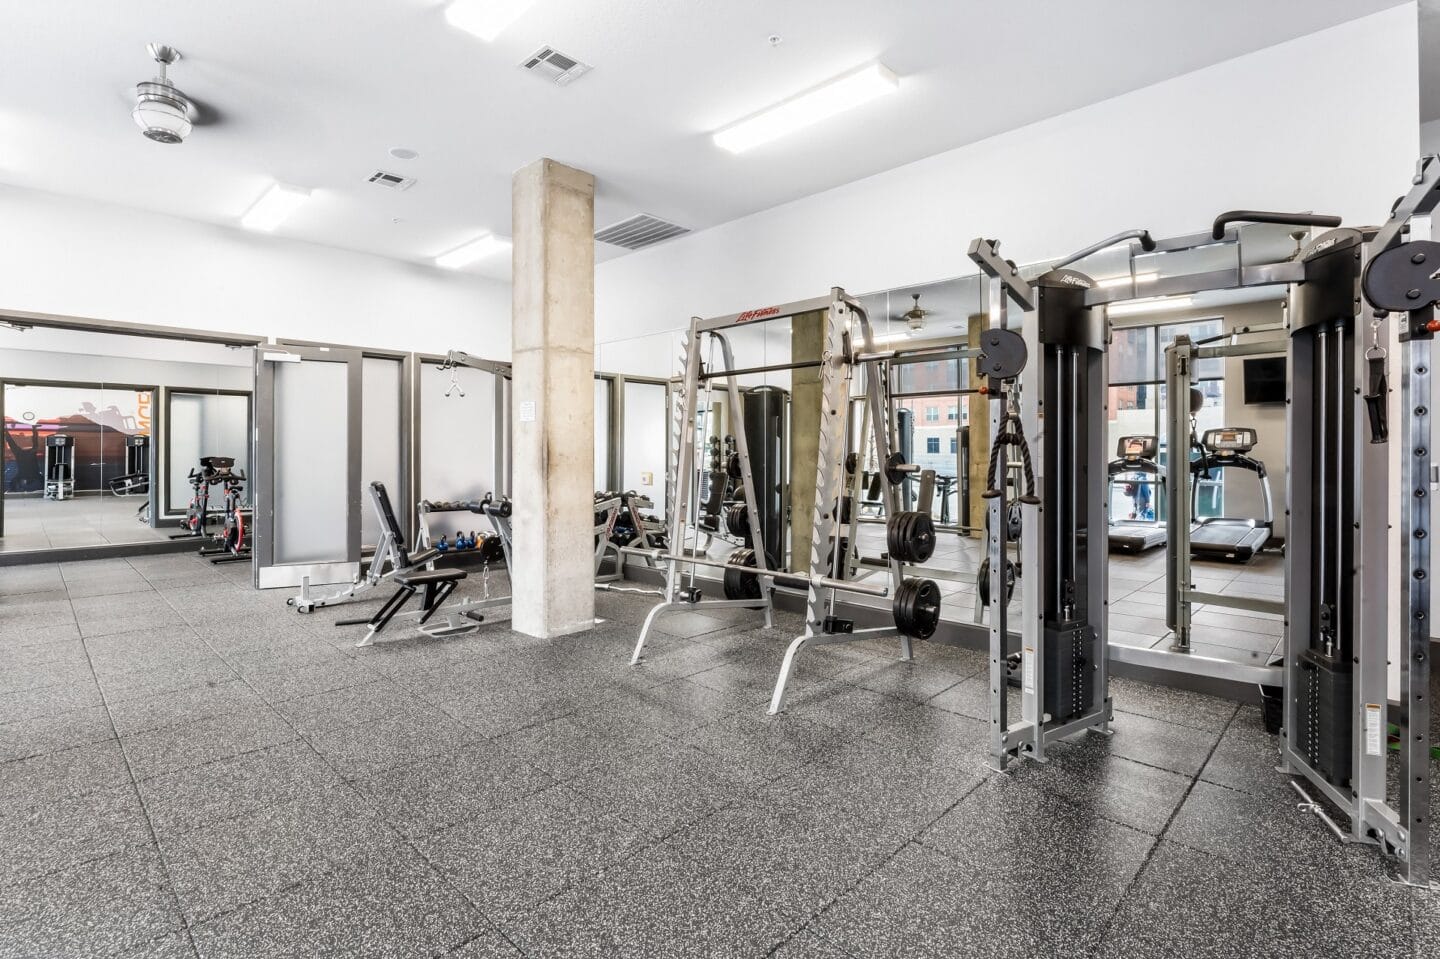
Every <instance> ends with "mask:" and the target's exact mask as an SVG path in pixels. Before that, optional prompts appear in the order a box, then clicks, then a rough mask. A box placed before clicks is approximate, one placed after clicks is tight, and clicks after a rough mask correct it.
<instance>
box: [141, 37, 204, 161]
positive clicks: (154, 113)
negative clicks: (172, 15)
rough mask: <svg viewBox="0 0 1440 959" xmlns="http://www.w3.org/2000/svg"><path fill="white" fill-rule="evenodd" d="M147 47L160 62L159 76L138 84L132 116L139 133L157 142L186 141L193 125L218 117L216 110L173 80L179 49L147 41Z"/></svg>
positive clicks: (151, 54) (153, 57) (147, 50)
mask: <svg viewBox="0 0 1440 959" xmlns="http://www.w3.org/2000/svg"><path fill="white" fill-rule="evenodd" d="M145 50H146V52H148V53H149V54H150V57H151V59H153V60H154V61H155V62H156V63H158V64H160V75H159V76H158V77H155V78H153V79H151V80H145V81H143V82H141V83H137V84H135V108H134V110H133V111H131V113H130V116H131V117H133V118H134V120H135V123H136V125H137V126H139V127H140V132H142V133H143V134H145V136H146V137H148V138H149V139H151V140H154V141H155V142H156V143H183V142H185V138H186V137H187V136H189V135H190V129H191V127H195V126H206V125H208V124H212V123H215V122H217V121H218V120H219V116H218V115H217V114H216V112H215V111H214V110H212V109H211V108H210V107H208V106H206V105H205V104H203V103H201V102H200V101H198V100H196V99H195V98H194V97H191V96H188V95H187V94H185V93H184V92H182V91H181V90H180V88H179V87H177V86H175V84H174V83H173V82H171V80H170V77H169V74H168V70H169V68H170V66H171V65H172V64H174V63H175V61H177V60H179V59H180V51H179V50H176V49H175V48H174V47H171V46H166V45H165V44H163V43H151V44H148V45H146V47H145Z"/></svg>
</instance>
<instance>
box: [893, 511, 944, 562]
mask: <svg viewBox="0 0 1440 959" xmlns="http://www.w3.org/2000/svg"><path fill="white" fill-rule="evenodd" d="M885 545H886V546H887V547H888V548H889V550H890V555H891V556H892V557H894V558H895V559H898V560H899V561H900V562H902V563H923V562H925V561H926V560H927V559H929V558H930V557H931V555H933V554H934V552H935V523H934V521H933V520H931V519H930V514H929V513H922V512H918V511H913V510H912V511H909V512H901V513H896V514H894V515H893V516H891V517H890V519H889V520H887V521H886V523H885Z"/></svg>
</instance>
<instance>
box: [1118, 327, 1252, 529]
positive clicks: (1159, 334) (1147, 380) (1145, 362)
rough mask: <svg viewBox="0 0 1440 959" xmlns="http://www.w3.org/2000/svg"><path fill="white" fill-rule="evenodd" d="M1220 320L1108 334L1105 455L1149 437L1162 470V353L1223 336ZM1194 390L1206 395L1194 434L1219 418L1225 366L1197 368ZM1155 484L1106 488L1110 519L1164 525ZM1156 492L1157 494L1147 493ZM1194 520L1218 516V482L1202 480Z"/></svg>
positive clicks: (1207, 362) (1211, 363) (1205, 363)
mask: <svg viewBox="0 0 1440 959" xmlns="http://www.w3.org/2000/svg"><path fill="white" fill-rule="evenodd" d="M1224 326H1225V321H1224V319H1223V318H1221V317H1211V318H1209V319H1204V320H1194V321H1190V322H1182V323H1164V324H1154V325H1150V326H1136V327H1127V328H1124V329H1118V330H1115V331H1113V333H1112V339H1111V343H1110V349H1109V351H1108V353H1109V365H1110V421H1109V424H1108V427H1109V429H1108V435H1107V444H1108V449H1107V452H1108V453H1109V455H1111V456H1114V455H1116V453H1115V451H1116V449H1117V448H1118V445H1119V441H1120V437H1122V436H1132V435H1153V436H1155V437H1156V438H1157V440H1158V443H1157V445H1158V447H1159V451H1158V457H1157V459H1158V461H1159V463H1160V466H1161V468H1162V469H1163V468H1164V466H1165V461H1166V458H1167V454H1168V452H1169V451H1168V449H1167V445H1168V439H1169V437H1168V436H1167V435H1166V433H1167V430H1168V428H1169V423H1168V420H1167V415H1166V402H1165V347H1167V346H1169V345H1170V344H1171V343H1173V342H1175V337H1176V335H1177V334H1180V333H1184V334H1186V335H1187V336H1189V337H1190V338H1191V339H1203V338H1205V337H1208V336H1213V335H1215V334H1217V333H1220V332H1222V331H1223V329H1224ZM1195 371H1196V373H1197V374H1198V375H1197V382H1196V384H1195V385H1196V386H1197V387H1198V388H1199V389H1200V391H1201V392H1202V393H1204V394H1205V406H1204V408H1203V409H1202V410H1201V411H1200V414H1199V416H1198V417H1197V427H1196V428H1197V432H1198V433H1203V432H1204V431H1205V430H1206V429H1207V428H1208V427H1209V426H1211V425H1217V426H1218V425H1220V424H1219V422H1218V421H1219V419H1220V418H1221V417H1222V416H1223V409H1224V405H1223V399H1224V382H1223V380H1222V377H1223V376H1224V375H1225V370H1224V361H1223V360H1222V359H1219V358H1210V359H1204V360H1201V361H1199V362H1198V363H1197V364H1196V370H1195ZM1159 485H1161V484H1158V483H1147V482H1143V481H1139V482H1134V481H1130V480H1123V481H1122V479H1117V481H1116V482H1115V483H1112V484H1111V488H1110V512H1111V515H1112V516H1115V517H1132V518H1139V517H1144V518H1146V519H1149V518H1152V517H1153V518H1154V519H1156V520H1164V519H1165V507H1166V503H1165V499H1164V496H1163V495H1156V494H1157V489H1158V486H1159ZM1152 486H1153V487H1156V488H1152ZM1197 491H1198V497H1197V499H1198V503H1197V509H1196V516H1197V518H1200V517H1206V516H1218V515H1223V509H1224V494H1225V490H1224V484H1223V477H1204V478H1202V479H1201V480H1200V481H1199V483H1198V486H1197Z"/></svg>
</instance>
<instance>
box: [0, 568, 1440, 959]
mask: <svg viewBox="0 0 1440 959" xmlns="http://www.w3.org/2000/svg"><path fill="white" fill-rule="evenodd" d="M248 576H249V570H248V568H235V567H228V568H214V567H210V566H209V565H208V564H205V563H203V562H201V561H200V560H198V559H196V558H195V557H193V556H185V555H179V556H175V555H172V556H156V557H147V558H137V559H132V560H128V561H126V560H109V561H103V562H95V563H75V564H67V565H63V566H53V565H52V566H26V567H12V568H5V569H0V850H3V855H0V956H5V957H10V956H45V957H52V956H64V957H71V956H112V955H116V956H131V957H134V956H164V957H186V956H196V955H199V956H201V957H206V959H209V957H247V959H250V957H268V956H306V957H316V956H351V955H353V956H367V957H375V956H427V955H455V956H465V957H479V956H520V955H525V956H596V955H623V956H636V957H667V956H711V957H732V956H734V957H745V956H776V957H784V959H797V957H826V959H830V957H834V959H841V957H846V956H852V957H868V956H907V957H908V956H917V957H918V956H937V957H939V956H944V957H956V956H985V957H992V956H1052V955H1059V956H1090V955H1095V956H1116V957H1120V956H1167V957H1174V956H1186V957H1188V956H1202V955H1203V956H1212V955H1213V956H1251V955H1266V956H1290V955H1294V956H1367V957H1370V956H1395V957H1409V956H1434V955H1440V894H1437V893H1422V892H1417V891H1414V890H1411V889H1407V888H1404V887H1399V886H1395V885H1390V884H1387V883H1386V882H1385V881H1384V878H1383V876H1384V870H1383V868H1382V865H1381V861H1380V859H1379V857H1378V855H1377V854H1376V852H1375V851H1374V850H1373V849H1371V848H1361V847H1346V846H1342V845H1340V844H1339V843H1338V842H1336V841H1335V839H1334V837H1333V836H1332V835H1331V834H1330V833H1329V832H1328V831H1327V830H1326V829H1325V827H1324V825H1323V824H1322V823H1321V822H1320V821H1319V820H1318V819H1317V818H1316V817H1314V816H1312V815H1308V814H1304V813H1302V812H1300V811H1298V810H1297V808H1296V797H1295V796H1294V794H1293V793H1292V792H1290V791H1289V790H1288V789H1287V788H1286V787H1285V784H1284V782H1283V780H1282V778H1281V777H1280V776H1279V775H1277V774H1276V773H1275V772H1274V771H1273V766H1274V764H1275V760H1276V740H1275V739H1274V738H1273V737H1271V736H1268V735H1266V733H1265V732H1264V730H1263V727H1262V726H1261V723H1260V718H1259V714H1258V710H1256V709H1254V708H1251V707H1248V706H1247V707H1242V706H1238V705H1236V704H1234V703H1230V702H1227V701H1224V700H1219V699H1212V698H1208V697H1204V696H1199V695H1195V694H1190V693H1184V692H1178V691H1174V690H1169V689H1165V688H1160V687H1153V686H1147V685H1143V684H1139V683H1135V682H1129V681H1124V680H1116V681H1115V682H1114V684H1113V686H1112V691H1113V694H1114V698H1115V704H1116V709H1117V714H1116V719H1115V724H1114V729H1115V734H1114V736H1113V737H1111V738H1109V739H1105V738H1102V737H1099V736H1094V735H1090V736H1085V737H1082V738H1080V739H1078V740H1076V741H1074V742H1073V743H1072V744H1067V745H1065V746H1064V747H1061V748H1057V749H1056V750H1055V751H1054V753H1053V757H1052V760H1051V761H1050V762H1049V763H1047V764H1045V765H1039V764H1033V763H1031V764H1022V765H1020V766H1018V767H1016V768H1015V769H1014V770H1013V771H1012V772H1010V773H1007V774H999V773H993V772H989V771H988V770H987V769H986V768H985V766H984V764H983V760H984V756H985V748H986V747H985V739H984V725H983V724H982V722H981V721H980V719H979V717H980V716H981V715H982V714H983V711H984V710H985V709H986V704H985V681H984V679H983V678H982V677H980V675H979V674H980V671H981V669H982V667H983V657H982V656H981V655H980V654H978V653H976V652H974V651H971V650H964V649H956V648H950V647H944V646H938V645H934V644H926V643H921V644H918V649H917V655H916V658H915V661H914V662H913V663H900V662H898V661H896V660H895V659H894V644H893V642H892V643H873V644H872V643H861V644H855V645H851V646H841V647H832V648H827V649H821V650H817V651H814V652H812V653H810V654H807V655H806V656H805V657H803V658H802V660H801V662H800V665H799V669H798V671H797V675H796V679H795V682H794V685H793V687H792V689H793V694H792V698H791V702H790V707H789V710H788V712H787V713H786V714H785V715H783V716H781V717H777V718H770V717H767V716H766V715H765V711H764V705H765V702H766V700H767V698H768V695H769V691H770V686H771V684H772V683H773V682H774V678H775V672H776V668H777V666H778V664H779V661H780V657H781V655H782V653H783V650H784V645H785V643H786V642H788V641H789V639H791V638H792V637H793V636H794V635H795V633H796V631H797V630H798V622H797V619H796V617H794V616H792V615H785V614H781V615H780V616H779V620H778V624H777V628H776V629H775V630H772V631H765V630H762V629H757V628H756V625H757V617H755V615H754V614H751V613H747V612H745V611H739V612H735V611H727V612H723V613H721V614H719V615H711V614H709V613H705V614H700V613H688V614H683V615H676V616H673V617H670V618H668V619H666V620H664V621H662V625H663V626H664V627H665V628H666V629H667V630H669V632H667V633H663V634H660V635H659V636H657V637H655V639H654V640H653V641H652V643H651V645H650V647H649V649H648V655H647V661H646V663H645V664H644V665H642V666H640V667H638V668H632V667H630V666H629V665H628V657H629V654H630V650H631V647H632V646H633V643H634V640H635V636H636V634H637V631H638V623H639V621H640V619H641V617H642V616H643V615H644V613H645V611H646V610H647V609H648V608H649V606H650V604H651V600H649V599H647V598H645V597H641V596H635V595H628V594H601V595H599V596H598V597H597V605H598V612H599V615H600V616H601V617H603V618H604V622H603V623H601V624H600V625H598V626H597V627H596V629H595V630H594V631H593V632H592V633H590V634H588V635H585V636H580V637H572V638H567V639H563V640H556V641H553V642H550V641H539V640H533V639H529V638H526V637H523V636H519V635H517V634H515V633H512V632H509V631H508V630H507V629H506V625H505V623H504V622H503V621H497V622H495V623H493V624H491V625H487V627H486V628H484V629H483V630H482V631H481V632H479V633H476V634H473V635H469V636H463V637H458V638H452V639H448V640H433V639H428V638H425V637H418V636H417V635H416V634H415V633H414V632H413V631H412V630H409V629H407V628H406V627H405V625H404V624H403V623H400V622H398V621H397V622H396V623H394V624H392V626H391V628H390V629H389V630H387V631H386V633H385V634H383V637H384V639H385V640H386V641H384V642H382V643H381V644H380V645H377V646H375V647H373V648H366V649H356V648H355V647H354V645H353V644H354V642H355V641H356V640H357V639H358V638H359V636H360V634H361V633H362V632H363V630H362V629H361V628H359V627H353V628H337V627H335V626H333V625H332V621H333V620H334V619H337V618H341V617H344V616H353V615H356V613H357V612H362V611H365V610H369V609H373V608H374V606H375V604H376V603H378V602H379V601H380V599H381V598H382V597H380V596H374V597H373V599H371V600H370V601H369V602H367V603H363V604H354V605H351V606H347V607H337V608H334V609H323V610H320V611H317V612H316V613H314V614H312V615H309V616H301V615H299V614H297V613H295V612H294V611H293V610H292V609H289V608H287V607H286V606H285V595H284V594H282V593H279V592H271V593H259V592H256V591H254V590H253V589H251V588H249V584H248ZM486 586H487V584H486V583H484V582H482V577H480V576H479V575H478V574H472V576H471V578H470V579H469V580H467V581H466V583H465V589H466V591H468V592H470V593H474V594H479V593H481V592H483V590H484V589H485V588H486ZM488 586H489V588H490V589H492V590H496V591H503V590H505V589H506V588H507V586H506V584H505V582H504V576H503V574H492V575H491V577H490V582H489V583H488ZM1116 612H1123V611H1122V610H1116ZM501 618H502V620H503V613H502V617H501Z"/></svg>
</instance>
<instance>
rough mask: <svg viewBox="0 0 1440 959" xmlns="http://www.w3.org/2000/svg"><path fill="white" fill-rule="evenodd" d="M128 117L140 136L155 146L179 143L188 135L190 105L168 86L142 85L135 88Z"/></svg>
mask: <svg viewBox="0 0 1440 959" xmlns="http://www.w3.org/2000/svg"><path fill="white" fill-rule="evenodd" d="M136 94H137V98H136V101H135V109H134V111H133V112H132V113H131V114H130V116H131V117H132V118H133V119H134V120H135V125H136V126H138V127H139V128H140V130H141V132H142V133H144V134H145V136H146V137H148V138H149V139H151V140H154V141H155V142H156V143H181V142H183V141H184V140H185V138H186V137H187V136H189V135H190V130H191V129H192V126H193V124H192V122H191V120H190V104H189V101H187V100H186V99H185V98H184V94H182V93H180V91H178V90H176V89H175V88H174V87H171V86H170V85H169V84H160V83H142V84H140V85H139V86H138V87H137V88H136Z"/></svg>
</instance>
